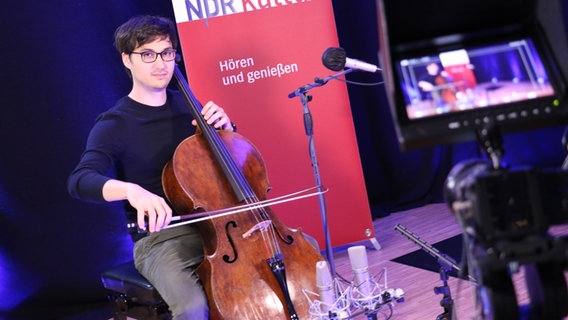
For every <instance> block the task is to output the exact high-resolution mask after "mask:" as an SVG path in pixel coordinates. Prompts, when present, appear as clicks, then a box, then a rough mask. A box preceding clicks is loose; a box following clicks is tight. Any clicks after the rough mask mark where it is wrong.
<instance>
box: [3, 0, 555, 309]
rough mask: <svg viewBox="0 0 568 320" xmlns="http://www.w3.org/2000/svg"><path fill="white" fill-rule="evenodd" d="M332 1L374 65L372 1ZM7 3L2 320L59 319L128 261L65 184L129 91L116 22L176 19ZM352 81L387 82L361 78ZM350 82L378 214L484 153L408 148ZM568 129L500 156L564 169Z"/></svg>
mask: <svg viewBox="0 0 568 320" xmlns="http://www.w3.org/2000/svg"><path fill="white" fill-rule="evenodd" d="M333 5H334V11H335V18H336V23H337V29H338V34H339V40H340V43H341V46H342V47H344V48H345V49H346V51H347V52H348V56H349V57H353V58H357V59H360V60H364V61H367V62H370V63H374V64H378V59H377V51H378V34H377V20H376V9H375V1H374V0H360V1H347V0H334V1H333ZM0 7H1V9H0V27H1V29H2V30H3V31H4V37H3V43H4V45H2V47H1V49H0V78H1V81H0V84H1V86H0V137H1V138H0V139H1V141H2V143H1V150H2V151H1V154H0V319H2V318H5V319H11V318H14V319H34V318H36V317H35V315H37V314H50V315H53V319H57V318H61V317H63V316H64V315H67V314H70V313H73V312H78V311H80V310H83V309H85V308H88V306H90V305H96V304H99V303H105V299H106V296H105V291H104V290H103V288H102V285H101V283H100V274H101V273H102V272H103V271H104V270H105V269H107V268H108V267H110V266H113V265H116V264H119V263H121V262H124V261H127V260H130V259H131V248H132V244H131V242H130V238H129V237H128V235H127V234H126V232H125V231H124V217H123V216H122V212H121V210H120V207H119V205H118V204H89V203H83V202H80V201H77V200H74V199H71V198H70V197H69V196H68V194H67V191H66V185H65V184H66V178H67V176H68V174H69V173H70V171H71V170H72V169H73V167H74V166H75V164H76V162H77V160H78V158H79V156H80V153H81V152H82V150H83V147H84V143H85V139H86V136H87V134H88V131H89V129H90V128H91V126H92V124H93V121H94V119H95V117H96V116H97V115H98V114H99V113H101V112H103V111H104V110H106V109H107V108H109V107H110V106H112V105H113V104H114V102H115V101H116V100H117V99H118V98H119V97H121V96H123V95H125V94H126V93H127V92H128V90H129V89H130V81H129V79H128V78H127V76H126V74H125V73H124V70H123V68H122V65H121V61H120V58H119V55H118V53H117V52H115V49H114V48H113V47H112V35H113V32H114V29H115V28H116V27H117V26H118V25H119V24H120V23H122V22H124V21H125V20H127V19H128V18H129V17H131V16H133V15H137V14H146V13H151V14H159V15H166V16H169V17H171V18H172V19H173V12H172V9H171V1H169V0H163V1H155V0H136V1H126V0H124V1H110V0H99V1H92V0H91V1H87V0H51V1H43V0H29V1H8V2H4V3H3V4H1V5H0ZM312 36H313V35H312ZM314 63H320V62H319V61H315V62H314ZM349 79H350V80H353V81H360V82H379V81H382V78H381V76H380V75H374V74H366V73H357V74H355V73H354V74H351V75H350V77H349ZM348 88H349V96H350V101H351V107H352V110H353V117H354V121H355V126H356V131H357V138H358V144H359V148H360V151H361V154H360V156H361V161H362V164H363V170H364V174H365V181H366V185H367V190H368V196H369V203H370V205H371V207H372V209H373V216H374V217H379V216H382V215H386V214H388V213H391V212H394V211H397V210H401V209H406V208H410V207H415V206H419V205H422V204H425V203H428V202H439V201H442V200H443V199H442V197H441V190H442V185H443V182H444V179H445V177H446V175H447V173H448V172H449V170H450V169H451V167H452V166H453V165H454V164H455V163H457V162H458V161H460V160H463V159H467V158H472V157H479V156H480V153H479V151H478V149H477V147H476V146H475V144H473V143H462V144H457V145H453V146H439V147H433V148H428V149H421V150H416V151H411V152H401V151H400V150H399V148H398V145H397V142H396V137H395V132H394V126H393V124H392V120H391V116H390V113H389V112H390V111H389V109H388V107H387V101H386V97H385V93H384V88H383V87H382V86H354V85H349V87H348ZM563 129H564V128H548V129H543V130H538V131H533V132H525V133H519V134H514V135H510V136H507V137H506V145H507V153H506V158H505V160H506V161H507V162H509V163H511V164H532V165H539V166H556V165H559V164H561V163H562V161H563V159H564V156H565V152H564V151H563V150H562V146H561V144H560V139H561V135H562V132H563Z"/></svg>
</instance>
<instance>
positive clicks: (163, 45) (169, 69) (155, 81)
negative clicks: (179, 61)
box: [122, 37, 175, 91]
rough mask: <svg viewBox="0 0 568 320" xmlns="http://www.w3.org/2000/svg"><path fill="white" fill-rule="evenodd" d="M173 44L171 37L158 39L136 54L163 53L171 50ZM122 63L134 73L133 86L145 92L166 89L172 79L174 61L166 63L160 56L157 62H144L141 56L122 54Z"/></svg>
mask: <svg viewBox="0 0 568 320" xmlns="http://www.w3.org/2000/svg"><path fill="white" fill-rule="evenodd" d="M171 49H173V48H172V43H171V41H170V39H169V37H166V38H156V39H155V40H154V41H152V42H149V43H146V44H144V45H141V46H139V47H137V48H135V49H134V52H139V53H140V52H154V53H161V52H163V51H164V50H171ZM122 62H123V63H124V65H125V66H126V67H127V68H128V69H130V71H131V73H132V81H133V86H134V87H135V88H137V89H140V90H145V91H161V90H163V89H165V88H166V87H167V86H168V84H169V83H170V80H171V79H172V75H173V71H174V65H175V60H174V61H167V62H166V61H164V60H163V59H162V57H161V56H160V55H159V54H158V56H157V58H156V61H154V62H150V63H148V62H144V61H142V56H141V55H140V54H135V53H133V54H130V55H129V54H125V53H122Z"/></svg>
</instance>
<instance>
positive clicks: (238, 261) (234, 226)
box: [162, 65, 323, 320]
mask: <svg viewBox="0 0 568 320" xmlns="http://www.w3.org/2000/svg"><path fill="white" fill-rule="evenodd" d="M174 78H175V79H176V84H177V86H178V88H179V89H180V91H181V93H182V95H183V96H184V98H185V99H186V101H187V102H188V105H189V108H190V111H191V113H192V115H193V117H194V118H195V119H196V121H197V124H198V130H197V131H196V133H195V134H194V135H192V136H190V137H188V138H186V139H185V140H184V141H182V142H181V143H180V144H179V145H178V146H177V148H176V151H175V152H174V155H173V157H172V159H171V160H170V161H169V162H168V163H167V164H166V165H165V167H164V169H163V173H162V184H163V187H164V191H165V193H166V197H167V198H168V200H169V201H170V203H171V204H172V206H173V207H174V209H175V210H176V212H177V213H188V212H189V213H199V212H209V211H215V210H219V209H225V208H231V207H234V206H237V205H242V204H248V205H250V207H251V209H250V210H247V211H245V212H241V213H239V214H235V215H231V216H223V217H214V218H211V219H206V220H205V221H200V222H198V223H197V227H198V230H199V232H200V234H201V237H202V239H203V249H204V260H203V262H202V263H201V264H200V265H199V266H198V267H197V268H196V270H195V272H196V274H197V275H198V276H199V279H200V280H201V282H202V284H203V287H204V290H205V293H206V295H207V298H208V303H209V309H210V318H211V319H239V320H241V319H293V320H295V319H300V318H307V317H309V312H308V311H309V308H310V301H309V300H308V299H307V297H305V296H304V289H308V290H314V289H315V288H316V279H315V265H316V263H317V262H318V261H321V260H323V257H322V256H321V254H320V253H319V251H318V250H317V249H316V248H315V247H314V246H312V245H311V244H310V243H309V242H308V241H307V240H306V238H305V237H304V236H303V234H302V232H301V230H298V229H290V228H288V227H286V226H285V225H284V224H283V223H282V222H281V221H280V220H279V219H278V217H277V216H276V215H275V214H274V213H273V211H272V209H271V208H270V207H268V206H258V207H255V203H259V202H261V201H263V200H264V199H266V193H267V192H268V191H269V189H270V184H269V182H268V178H267V174H266V168H265V166H264V162H263V159H262V156H261V154H260V153H259V152H258V150H257V149H256V148H255V147H254V146H253V145H252V143H250V141H249V140H248V139H246V138H245V137H244V136H242V135H240V134H238V133H235V132H228V131H217V130H216V129H215V128H213V127H212V126H210V125H208V124H207V123H206V121H205V120H204V119H203V117H202V115H201V108H202V107H201V105H200V104H199V102H198V101H197V99H196V98H195V96H194V95H193V93H192V92H191V90H190V88H189V85H188V84H187V81H185V79H184V78H183V75H182V74H181V71H180V70H179V67H178V66H177V65H176V66H175V67H174Z"/></svg>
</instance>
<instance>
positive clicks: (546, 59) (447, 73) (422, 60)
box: [377, 0, 568, 150]
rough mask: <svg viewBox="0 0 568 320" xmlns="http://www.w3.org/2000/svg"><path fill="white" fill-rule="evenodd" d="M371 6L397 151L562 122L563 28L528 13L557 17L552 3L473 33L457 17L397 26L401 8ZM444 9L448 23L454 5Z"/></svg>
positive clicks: (567, 104)
mask: <svg viewBox="0 0 568 320" xmlns="http://www.w3.org/2000/svg"><path fill="white" fill-rule="evenodd" d="M377 2H378V8H379V37H380V39H379V40H380V48H379V58H380V64H381V67H382V69H383V76H384V78H385V86H386V90H387V95H388V98H389V105H390V109H391V113H392V116H393V118H394V122H395V128H396V130H397V136H398V140H399V141H398V142H399V146H400V147H401V149H402V150H408V149H414V148H421V147H429V146H435V145H440V144H448V143H456V142H462V141H466V140H475V139H477V136H478V135H477V133H478V131H479V130H480V129H483V128H486V127H488V126H496V127H498V128H499V131H500V132H501V133H503V134H506V133H509V132H515V131H521V130H531V129H538V128H542V127H549V126H555V125H563V124H566V123H568V94H567V93H568V90H567V81H566V78H567V73H568V62H567V61H568V58H566V57H567V56H566V55H567V54H568V47H567V43H566V42H567V37H565V36H563V35H565V33H564V31H563V28H562V24H563V22H562V20H561V19H557V18H556V15H553V16H554V19H553V17H552V16H551V15H552V14H549V16H551V18H550V19H548V18H546V19H545V18H541V17H540V15H539V17H538V18H537V17H536V13H535V12H537V11H538V12H541V13H542V12H548V13H550V12H552V13H556V12H557V11H558V10H557V7H554V6H551V5H550V4H552V3H553V2H549V1H544V2H538V3H537V2H533V3H532V4H533V6H534V7H530V8H527V10H520V12H517V13H516V15H515V17H516V18H515V19H513V20H511V19H509V20H511V21H507V23H504V24H500V23H498V21H499V19H498V16H499V15H502V14H507V12H508V11H507V9H506V8H501V10H502V12H498V13H495V14H494V16H495V17H494V19H489V22H485V23H484V24H481V23H480V25H479V26H478V27H477V26H476V24H475V23H474V22H475V21H474V20H472V19H473V18H472V17H469V16H464V17H463V19H462V20H463V22H461V21H460V20H455V19H454V20H452V21H453V23H452V24H451V25H450V24H448V23H444V24H440V25H435V26H431V25H429V24H426V26H430V27H429V28H425V30H423V29H424V28H420V27H418V26H414V25H411V26H409V25H405V24H403V23H402V22H400V19H399V18H400V16H401V15H404V14H406V13H407V11H404V8H405V6H403V5H400V6H399V5H396V6H395V5H394V4H393V3H391V2H384V1H380V0H378V1H377ZM445 3H446V4H447V5H448V6H451V10H450V9H448V10H449V11H448V12H445V13H446V14H448V15H449V16H453V15H450V13H451V12H454V11H453V10H457V7H456V6H459V5H458V4H457V3H455V2H445ZM490 3H491V1H487V2H486V4H487V5H490ZM408 5H410V4H408ZM428 8H430V7H428V6H424V7H423V8H422V9H423V10H426V11H427V10H434V9H428ZM537 8H538V10H537ZM395 9H396V10H395ZM470 9H471V10H473V11H475V10H474V9H477V6H473V7H472V8H470ZM529 9H530V10H529ZM399 11H403V12H399ZM429 14H430V15H432V14H438V12H437V11H435V10H434V11H432V12H429ZM510 14H513V13H510ZM427 16H428V15H427ZM389 17H390V18H391V19H390V20H389V19H388V18H389ZM415 19H416V20H417V23H419V22H423V23H426V22H427V21H430V20H427V19H426V18H420V17H415ZM517 20H518V21H519V22H518V23H515V21H517ZM389 21H390V22H389ZM389 28H390V29H389ZM452 30H454V31H456V33H449V32H450V31H452ZM389 31H391V32H389Z"/></svg>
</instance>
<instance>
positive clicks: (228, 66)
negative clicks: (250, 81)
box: [219, 58, 254, 71]
mask: <svg viewBox="0 0 568 320" xmlns="http://www.w3.org/2000/svg"><path fill="white" fill-rule="evenodd" d="M251 66H254V60H253V59H252V58H247V59H237V60H233V59H227V60H224V61H219V68H220V69H221V71H227V70H235V69H240V68H246V67H251Z"/></svg>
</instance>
